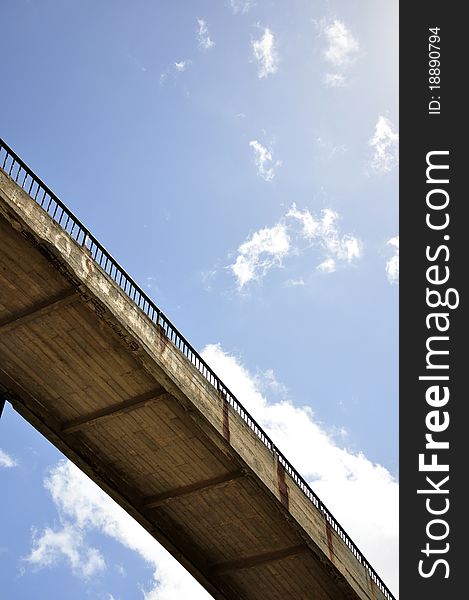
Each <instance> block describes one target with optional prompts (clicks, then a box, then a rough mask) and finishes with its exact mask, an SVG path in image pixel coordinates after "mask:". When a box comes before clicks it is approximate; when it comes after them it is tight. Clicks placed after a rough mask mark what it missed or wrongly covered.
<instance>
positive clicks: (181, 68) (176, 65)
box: [174, 60, 191, 73]
mask: <svg viewBox="0 0 469 600" xmlns="http://www.w3.org/2000/svg"><path fill="white" fill-rule="evenodd" d="M190 64H191V61H190V60H181V61H180V62H175V63H174V68H175V69H176V71H179V72H180V73H182V71H185V70H186V69H187V67H188V66H189V65H190Z"/></svg>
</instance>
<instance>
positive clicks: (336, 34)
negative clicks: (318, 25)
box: [323, 19, 360, 68]
mask: <svg viewBox="0 0 469 600" xmlns="http://www.w3.org/2000/svg"><path fill="white" fill-rule="evenodd" d="M323 33H324V35H325V37H326V40H327V47H326V48H325V50H324V52H323V54H324V58H325V59H326V61H327V62H329V63H330V64H331V65H333V66H334V67H341V68H343V67H346V66H348V65H349V64H350V63H351V62H353V61H354V60H355V57H356V54H357V52H358V50H359V47H360V45H359V43H358V40H357V39H356V38H354V37H353V35H352V33H351V32H350V30H349V29H348V28H347V27H346V26H345V24H344V23H343V22H342V21H339V20H338V19H335V20H334V21H332V23H328V24H324V29H323Z"/></svg>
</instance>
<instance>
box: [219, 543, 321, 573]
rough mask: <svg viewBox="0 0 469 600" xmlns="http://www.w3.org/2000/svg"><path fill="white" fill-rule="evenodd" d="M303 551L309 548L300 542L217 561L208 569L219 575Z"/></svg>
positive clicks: (307, 550)
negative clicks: (259, 552)
mask: <svg viewBox="0 0 469 600" xmlns="http://www.w3.org/2000/svg"><path fill="white" fill-rule="evenodd" d="M304 552H310V550H309V548H308V546H306V544H301V545H299V546H292V547H290V548H283V549H282V550H276V551H275V552H266V553H264V554H257V555H256V556H247V557H245V558H240V559H238V560H229V561H227V562H224V563H218V564H216V565H212V567H211V569H210V570H211V572H212V573H213V574H214V575H221V574H222V573H227V572H228V571H238V570H240V569H251V568H252V567H257V566H259V565H265V564H267V563H271V562H274V561H277V560H282V559H284V558H289V557H291V556H296V555H298V554H303V553H304Z"/></svg>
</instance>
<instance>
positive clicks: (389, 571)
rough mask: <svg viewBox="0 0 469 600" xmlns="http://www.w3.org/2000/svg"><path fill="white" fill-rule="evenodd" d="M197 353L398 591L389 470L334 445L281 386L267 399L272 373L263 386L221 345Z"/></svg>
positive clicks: (394, 500) (394, 497)
mask: <svg viewBox="0 0 469 600" xmlns="http://www.w3.org/2000/svg"><path fill="white" fill-rule="evenodd" d="M202 356H203V357H204V359H205V360H206V361H207V362H208V363H209V365H210V366H211V367H212V368H213V369H214V370H215V372H216V373H217V374H218V375H219V376H220V377H222V379H223V381H224V382H225V383H226V384H227V385H228V386H229V388H230V389H231V390H232V391H233V392H234V393H235V394H236V395H237V397H238V398H239V399H240V400H241V402H242V403H243V405H244V406H245V407H246V409H247V410H248V411H249V412H250V413H251V414H252V416H253V417H254V418H255V419H256V420H257V421H258V422H259V423H260V425H261V426H263V427H264V428H265V429H266V431H267V433H268V434H269V435H270V436H271V438H272V439H273V440H274V441H275V444H276V445H277V446H278V447H279V448H280V449H281V450H282V452H284V453H285V455H286V456H287V457H288V458H289V460H291V461H292V463H293V464H294V465H295V467H296V468H297V469H298V470H299V471H300V473H301V474H302V475H303V476H304V477H305V478H306V479H307V480H308V482H310V484H311V486H312V487H313V489H314V490H315V492H316V493H317V494H318V495H319V496H320V498H321V499H322V500H323V501H324V502H325V503H326V504H327V506H328V507H329V508H330V510H332V512H333V513H334V515H335V516H336V518H337V519H338V520H339V522H340V523H341V524H342V525H343V526H344V527H345V528H346V530H347V532H348V533H349V534H350V535H351V537H352V539H353V540H354V541H355V542H356V543H357V544H358V546H359V548H360V549H361V550H362V551H363V552H364V554H365V556H367V558H368V559H369V560H371V562H372V564H373V567H375V568H376V569H377V571H378V573H380V575H382V577H383V578H384V580H385V582H386V583H387V584H388V585H390V586H391V588H392V589H394V591H395V592H397V587H398V560H397V557H398V530H399V529H398V507H399V502H398V496H399V485H398V483H397V482H396V481H395V479H394V478H393V477H392V475H391V474H390V473H389V471H387V470H386V469H385V468H384V467H382V466H380V465H378V464H374V463H373V462H372V461H370V460H369V459H368V458H366V457H365V456H364V455H363V454H362V453H360V452H359V453H354V452H350V451H349V450H347V449H345V448H343V447H339V446H338V445H337V444H336V442H335V441H334V438H333V437H332V435H331V434H329V433H328V432H327V431H326V430H325V428H324V426H323V425H322V424H321V423H320V422H319V420H318V419H317V418H316V417H315V415H314V413H313V411H312V410H311V409H310V408H309V407H299V406H295V405H294V404H293V403H291V402H289V401H288V399H287V398H285V389H284V387H283V390H282V393H281V399H280V400H278V401H269V400H268V399H267V398H266V396H265V395H264V394H263V393H262V391H261V390H262V389H263V388H264V389H269V387H271V386H270V383H271V381H272V378H273V379H274V380H275V381H276V379H275V376H274V374H273V373H272V372H271V371H270V370H269V371H267V375H268V377H267V382H266V385H265V386H262V385H260V380H259V374H257V375H253V374H252V373H250V372H249V371H248V370H247V369H246V367H244V366H243V365H242V363H241V362H240V361H239V360H238V359H237V358H236V357H234V356H232V355H230V354H228V353H226V352H224V351H223V349H222V348H221V346H220V345H215V344H211V345H208V346H206V347H205V349H204V350H203V352H202ZM269 395H270V394H269ZM336 429H337V427H336ZM338 431H339V433H340V434H341V437H342V438H344V437H345V436H346V435H347V432H346V431H345V430H344V429H343V428H340V427H339V428H338ZM342 443H343V439H342ZM317 457H321V458H320V460H318V459H317Z"/></svg>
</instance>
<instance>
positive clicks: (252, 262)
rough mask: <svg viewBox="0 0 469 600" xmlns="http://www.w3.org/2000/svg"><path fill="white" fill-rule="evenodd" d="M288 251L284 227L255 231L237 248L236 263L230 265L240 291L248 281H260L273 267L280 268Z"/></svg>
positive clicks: (288, 242) (276, 226)
mask: <svg viewBox="0 0 469 600" xmlns="http://www.w3.org/2000/svg"><path fill="white" fill-rule="evenodd" d="M289 250H290V238H289V236H288V234H287V230H286V227H285V225H283V224H281V223H279V224H277V225H275V226H274V227H271V228H265V229H260V230H259V231H256V232H255V233H254V234H253V235H252V236H251V238H250V239H248V240H247V241H246V242H244V244H241V246H240V247H239V248H238V257H237V258H236V262H235V263H234V264H232V265H230V268H231V270H232V271H233V273H234V275H235V277H236V278H237V280H238V286H239V288H240V289H242V288H243V287H244V286H245V285H246V284H247V283H248V282H249V281H251V280H259V279H261V278H262V277H263V276H264V275H265V274H266V273H267V271H269V270H270V269H271V268H272V267H273V266H276V265H277V266H280V265H281V264H282V259H283V257H284V256H286V255H287V254H288V252H289Z"/></svg>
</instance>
